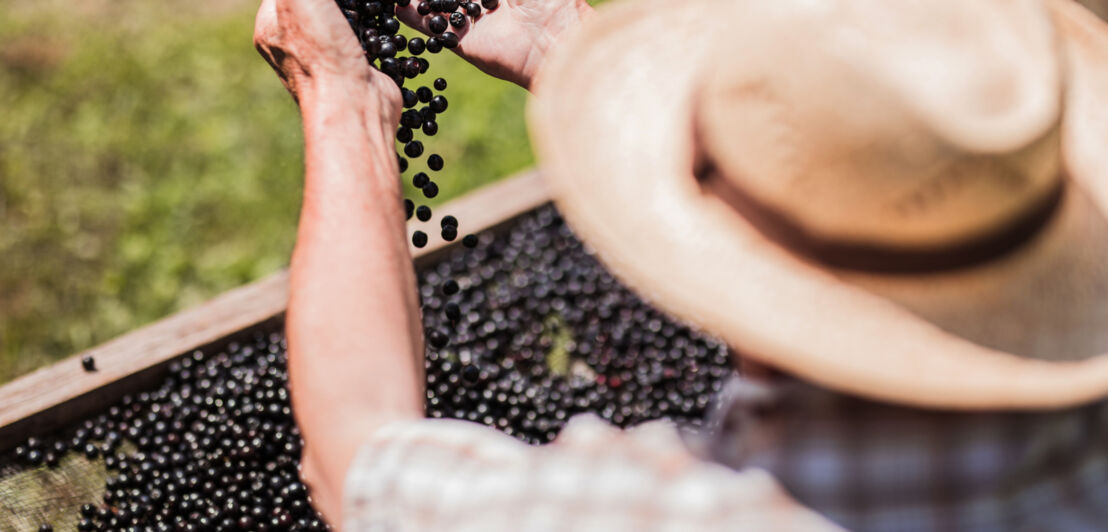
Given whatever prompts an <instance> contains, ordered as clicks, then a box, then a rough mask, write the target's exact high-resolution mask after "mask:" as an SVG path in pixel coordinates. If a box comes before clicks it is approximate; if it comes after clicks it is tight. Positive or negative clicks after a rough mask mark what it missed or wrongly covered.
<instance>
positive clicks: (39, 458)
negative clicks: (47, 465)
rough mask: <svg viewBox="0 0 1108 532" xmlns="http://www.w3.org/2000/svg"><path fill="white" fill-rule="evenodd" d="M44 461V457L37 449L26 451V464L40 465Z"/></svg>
mask: <svg viewBox="0 0 1108 532" xmlns="http://www.w3.org/2000/svg"><path fill="white" fill-rule="evenodd" d="M45 459H46V455H44V454H43V452H42V451H40V450H38V449H31V450H29V451H27V457H26V460H27V463H28V464H30V465H33V466H37V465H41V464H42V462H43V460H45Z"/></svg>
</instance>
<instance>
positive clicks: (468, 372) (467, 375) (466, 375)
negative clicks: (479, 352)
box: [462, 364, 481, 385]
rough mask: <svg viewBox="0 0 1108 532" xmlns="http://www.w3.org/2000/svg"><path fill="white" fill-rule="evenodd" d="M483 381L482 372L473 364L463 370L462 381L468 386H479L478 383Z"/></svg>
mask: <svg viewBox="0 0 1108 532" xmlns="http://www.w3.org/2000/svg"><path fill="white" fill-rule="evenodd" d="M480 379H481V370H479V369H477V366H474V365H472V364H469V365H466V366H465V367H463V368H462V380H464V381H465V382H466V383H467V384H470V385H473V384H477V381H479V380H480Z"/></svg>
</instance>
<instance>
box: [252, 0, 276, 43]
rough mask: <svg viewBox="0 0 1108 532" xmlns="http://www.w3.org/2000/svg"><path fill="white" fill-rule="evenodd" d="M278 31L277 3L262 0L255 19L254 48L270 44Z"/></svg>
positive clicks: (273, 0) (272, 0)
mask: <svg viewBox="0 0 1108 532" xmlns="http://www.w3.org/2000/svg"><path fill="white" fill-rule="evenodd" d="M276 31H277V2H276V0H262V5H261V6H260V7H258V14H257V15H256V16H255V17H254V46H256V47H259V49H260V47H261V46H262V45H263V44H265V43H267V42H269V40H270V39H271V38H272V37H273V35H274V33H275V32H276Z"/></svg>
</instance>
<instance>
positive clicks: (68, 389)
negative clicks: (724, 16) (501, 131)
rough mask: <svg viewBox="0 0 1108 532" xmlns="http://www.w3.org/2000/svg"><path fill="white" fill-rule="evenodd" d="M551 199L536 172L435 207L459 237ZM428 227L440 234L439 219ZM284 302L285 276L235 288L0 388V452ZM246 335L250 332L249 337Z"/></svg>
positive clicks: (267, 316)
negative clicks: (454, 221) (88, 363)
mask: <svg viewBox="0 0 1108 532" xmlns="http://www.w3.org/2000/svg"><path fill="white" fill-rule="evenodd" d="M547 201H549V194H548V192H547V189H546V187H545V186H544V184H543V182H542V179H541V178H540V177H539V175H538V173H537V172H535V171H530V172H526V173H524V174H521V175H518V176H515V177H511V178H508V179H505V180H502V181H499V182H497V183H494V184H492V185H489V186H487V187H484V188H482V189H479V190H477V191H474V192H472V193H470V194H467V195H465V196H464V197H462V198H458V199H456V200H454V201H451V202H448V203H445V204H443V205H441V206H439V207H436V208H435V211H436V213H437V214H438V215H439V216H441V215H445V214H453V215H454V216H455V217H457V218H458V220H459V221H460V223H461V226H460V228H459V229H460V231H459V232H460V234H463V235H464V234H468V233H476V232H478V231H483V230H486V229H490V228H493V227H495V226H497V225H499V224H502V223H504V222H507V221H509V220H511V219H512V218H515V217H516V216H518V215H520V214H522V213H525V212H527V211H530V210H532V209H534V208H535V207H538V206H539V205H542V204H544V203H546V202H547ZM428 224H434V227H433V228H436V229H437V228H438V216H436V218H435V219H434V220H432V221H431V222H428ZM428 233H429V236H430V237H431V238H430V239H429V241H428V245H427V246H426V247H424V248H422V249H415V248H414V247H413V248H412V255H413V257H414V258H415V260H416V263H417V265H419V264H422V263H426V262H427V261H428V260H433V259H434V258H435V257H437V256H439V255H440V254H441V253H444V252H446V251H447V250H448V249H449V248H451V247H452V246H454V245H457V244H458V243H459V242H460V240H461V239H460V238H459V239H458V240H457V241H455V242H445V241H443V240H442V238H441V236H439V234H438V231H428ZM287 303H288V272H287V271H281V272H278V273H275V274H273V275H270V276H269V277H266V278H264V279H262V280H260V281H256V282H254V283H251V284H248V285H246V286H242V287H240V288H236V289H234V290H230V291H228V292H225V293H224V294H222V295H220V296H218V297H216V298H214V299H212V300H210V301H208V302H206V303H203V304H201V305H198V306H196V307H193V308H190V309H187V310H184V311H182V312H180V313H177V314H175V315H172V316H170V317H168V318H165V319H163V320H160V321H158V322H155V323H153V324H151V325H148V326H146V327H143V328H141V329H138V330H136V331H134V332H131V333H128V334H126V335H124V336H121V337H119V338H116V339H114V340H111V341H109V342H107V343H105V344H102V345H99V346H97V347H94V348H92V349H89V350H87V351H84V352H82V353H79V354H77V355H74V356H71V357H69V358H67V359H65V360H62V361H59V362H57V363H55V364H53V365H51V366H48V367H45V368H43V369H40V370H38V371H36V372H34V373H31V374H29V375H25V376H23V377H20V378H19V379H16V380H15V381H12V382H11V383H9V384H7V385H4V386H3V387H0V450H4V449H8V448H10V447H13V446H14V445H16V444H17V443H18V442H19V441H21V440H23V439H25V438H26V437H27V436H29V435H32V434H44V433H47V432H49V431H52V430H55V429H57V428H59V427H62V426H64V425H66V424H68V423H71V422H73V421H75V420H77V419H81V418H83V417H87V416H89V415H92V414H94V413H95V412H97V411H98V410H99V409H101V408H103V407H104V406H105V405H107V404H110V403H112V402H115V401H117V400H118V399H120V398H122V397H123V396H124V395H126V394H127V393H131V392H133V391H136V390H139V389H142V388H144V387H146V386H149V385H150V384H151V383H153V382H156V381H157V380H158V379H160V378H161V377H162V376H163V375H164V374H165V371H166V366H167V365H168V362H169V361H170V360H172V359H173V358H176V357H177V356H179V355H182V354H185V353H190V352H192V351H194V350H196V349H202V348H204V347H207V346H209V345H211V344H213V343H218V342H223V341H225V340H227V339H229V338H230V337H233V336H235V335H236V334H240V333H242V332H243V331H247V329H251V328H254V327H255V326H258V325H259V324H262V323H263V322H267V321H272V320H280V319H282V317H283V314H284V311H285V306H286V304H287ZM247 332H248V331H247ZM86 355H88V356H92V357H93V358H94V359H95V361H96V367H97V370H96V371H95V372H92V373H88V372H85V371H84V369H83V368H82V367H81V358H82V357H84V356H86Z"/></svg>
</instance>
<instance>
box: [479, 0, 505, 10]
mask: <svg viewBox="0 0 1108 532" xmlns="http://www.w3.org/2000/svg"><path fill="white" fill-rule="evenodd" d="M499 5H500V0H481V6H483V7H484V8H485V9H488V10H489V11H492V10H494V9H496V8H497V6H499Z"/></svg>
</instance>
